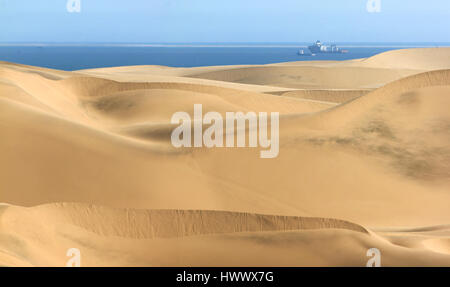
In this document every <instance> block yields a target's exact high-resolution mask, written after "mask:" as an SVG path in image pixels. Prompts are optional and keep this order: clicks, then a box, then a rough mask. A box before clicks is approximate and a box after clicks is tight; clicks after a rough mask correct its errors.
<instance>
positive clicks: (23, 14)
mask: <svg viewBox="0 0 450 287" xmlns="http://www.w3.org/2000/svg"><path fill="white" fill-rule="evenodd" d="M67 1H68V0H0V42H2V43H11V42H29V43H36V42H40V43H42V42H45V43H46V42H58V43H65V42H82V43H85V42H107V43H161V42H165V43H167V42H310V41H314V40H316V39H322V40H324V41H333V42H450V1H449V0H427V1H424V0H380V1H381V12H379V13H369V12H368V11H367V9H366V3H367V1H368V0H307V1H305V0H278V1H275V0H222V1H218V0H128V1H125V0H80V1H81V12H80V13H69V12H68V11H67V9H66V4H67Z"/></svg>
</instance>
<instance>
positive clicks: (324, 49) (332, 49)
mask: <svg viewBox="0 0 450 287" xmlns="http://www.w3.org/2000/svg"><path fill="white" fill-rule="evenodd" d="M308 49H309V50H310V51H311V54H313V55H315V54H346V53H348V50H342V49H340V48H339V47H337V46H336V45H330V46H327V45H323V44H322V42H320V41H317V42H316V43H314V44H312V45H311V46H308Z"/></svg>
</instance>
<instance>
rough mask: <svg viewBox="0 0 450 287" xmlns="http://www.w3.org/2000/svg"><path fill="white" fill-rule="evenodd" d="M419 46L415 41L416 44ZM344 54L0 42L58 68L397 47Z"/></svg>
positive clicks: (2, 54)
mask: <svg viewBox="0 0 450 287" xmlns="http://www.w3.org/2000/svg"><path fill="white" fill-rule="evenodd" d="M418 46H419V45H418ZM344 48H345V49H347V50H349V53H348V54H318V55H316V56H299V55H297V52H298V51H299V49H305V52H308V50H307V49H306V48H300V47H295V46H289V45H287V46H276V47H268V46H246V47H234V46H228V47H227V46H225V47H224V46H202V47H198V46H189V47H188V46H182V47H174V46H170V47H167V46H164V47H154V46H152V47H149V46H0V60H1V61H8V62H14V63H20V64H26V65H33V66H41V67H48V68H54V69H60V70H67V71H72V70H79V69H88V68H99V67H113V66H127V65H164V66H172V67H196V66H212V65H245V64H269V63H277V62H288V61H308V60H348V59H356V58H365V57H370V56H373V55H376V54H378V53H382V52H385V51H389V50H394V49H400V47H387V46H385V47H367V46H361V47H358V46H351V47H344Z"/></svg>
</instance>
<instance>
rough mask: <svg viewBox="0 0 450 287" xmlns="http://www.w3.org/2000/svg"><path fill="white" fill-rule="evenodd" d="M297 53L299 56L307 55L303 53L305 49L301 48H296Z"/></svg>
mask: <svg viewBox="0 0 450 287" xmlns="http://www.w3.org/2000/svg"><path fill="white" fill-rule="evenodd" d="M297 55H299V56H307V54H305V51H304V50H303V49H302V50H298V52H297Z"/></svg>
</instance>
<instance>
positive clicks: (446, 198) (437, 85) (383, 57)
mask: <svg viewBox="0 0 450 287" xmlns="http://www.w3.org/2000/svg"><path fill="white" fill-rule="evenodd" d="M449 55H450V49H445V48H439V49H429V50H428V49H412V50H398V51H392V52H388V53H384V54H380V55H377V56H375V57H372V58H369V59H361V60H353V61H344V62H295V63H280V64H272V65H265V66H236V67H230V66H228V67H201V68H169V67H160V66H142V67H140V66H135V67H118V68H105V69H94V70H84V71H77V72H63V71H57V70H51V69H42V68H36V67H30V66H24V65H16V64H12V63H4V62H2V63H0V135H1V136H2V141H0V158H1V161H0V202H3V203H5V204H7V205H2V206H0V237H1V238H2V240H1V241H0V265H3V266H16V265H19V266H23V265H27V266H28V265H31V266H47V265H51V266H64V265H65V262H66V261H67V257H66V251H67V249H68V248H79V249H80V250H82V254H83V262H84V263H83V264H84V265H89V266H117V265H119V266H156V265H158V266H161V265H162V266H173V265H177V266H185V265H191V266H196V265H208V266H226V265H244V266H248V265H258V266H263V265H265V266H267V265H272V266H273V265H293V266H308V265H312V266H348V265H351V266H364V265H365V262H367V259H368V258H367V257H366V251H367V249H369V248H373V247H377V248H379V249H380V250H381V251H382V254H383V259H382V260H383V265H386V266H387V265H389V266H399V265H408V266H436V265H438V266H449V265H450V253H449V250H450V241H449V238H450V233H449V231H448V230H449V229H448V224H449V223H450V212H449V211H448V202H450V193H449V192H448V190H449V186H450V147H449V145H448V142H449V140H450V115H449V113H448V106H449V104H450V97H449V95H450V61H449ZM397 59H398V61H396V60H397ZM427 63H429V64H427ZM197 103H202V104H203V112H204V113H206V112H208V111H217V112H219V113H221V114H222V115H224V114H225V113H226V112H228V111H242V112H248V111H255V112H260V111H266V112H271V111H276V112H279V113H280V154H279V156H278V157H277V158H275V159H261V158H259V151H260V149H259V148H255V149H252V148H241V149H238V148H215V149H207V148H197V149H176V148H174V147H173V146H172V145H171V143H170V134H171V131H172V130H173V128H174V127H175V126H174V125H171V124H170V118H171V116H172V114H173V113H174V112H177V111H186V112H188V113H189V114H191V115H192V113H193V105H194V104H197ZM69 202H71V203H69ZM343 254H344V256H342V255H343Z"/></svg>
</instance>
